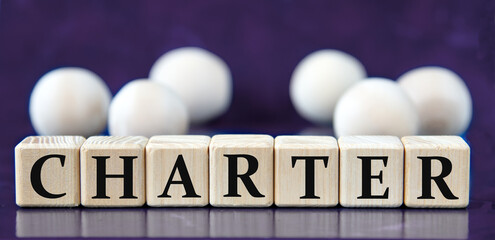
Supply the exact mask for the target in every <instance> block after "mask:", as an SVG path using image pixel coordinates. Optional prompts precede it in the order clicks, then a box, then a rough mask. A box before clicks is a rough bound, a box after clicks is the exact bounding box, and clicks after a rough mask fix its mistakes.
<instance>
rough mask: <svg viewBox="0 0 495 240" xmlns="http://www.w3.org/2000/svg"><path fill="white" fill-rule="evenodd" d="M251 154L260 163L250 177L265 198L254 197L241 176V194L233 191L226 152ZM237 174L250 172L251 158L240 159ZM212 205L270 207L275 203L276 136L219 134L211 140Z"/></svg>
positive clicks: (238, 181)
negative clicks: (236, 195)
mask: <svg viewBox="0 0 495 240" xmlns="http://www.w3.org/2000/svg"><path fill="white" fill-rule="evenodd" d="M240 154H244V155H250V156H253V157H255V158H256V160H257V163H258V166H257V169H256V172H254V174H252V175H250V179H251V180H252V182H253V183H254V185H255V186H256V188H257V190H258V191H259V193H261V194H262V195H263V197H253V196H252V195H251V194H250V193H249V192H248V190H247V188H246V186H245V184H243V182H242V181H241V180H240V179H237V186H238V194H239V195H240V196H238V197H225V196H224V195H227V194H228V193H229V182H228V178H229V159H228V157H227V156H225V155H240ZM237 164H238V165H237V173H238V174H244V173H246V172H247V171H248V166H249V164H248V161H247V160H246V159H245V158H238V161H237ZM210 204H211V205H212V206H216V207H268V206H271V205H272V204H273V137H271V136H269V135H216V136H213V138H212V139H211V143H210Z"/></svg>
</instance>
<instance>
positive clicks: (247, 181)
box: [223, 154, 265, 198]
mask: <svg viewBox="0 0 495 240" xmlns="http://www.w3.org/2000/svg"><path fill="white" fill-rule="evenodd" d="M224 156H225V157H227V158H228V160H229V193H227V194H225V195H223V196H224V197H241V195H240V194H239V193H238V191H237V178H239V179H241V181H242V182H243V183H244V185H245V186H246V189H247V190H248V192H249V194H251V196H253V197H256V198H262V197H265V195H263V194H261V193H260V192H259V191H258V189H257V188H256V186H254V183H253V180H251V178H250V177H249V176H251V175H253V174H254V173H255V172H256V170H258V160H257V159H256V158H255V157H254V156H251V155H247V154H225V155H224ZM238 158H244V159H246V160H247V162H248V170H247V171H246V173H244V174H238V173H237V160H238Z"/></svg>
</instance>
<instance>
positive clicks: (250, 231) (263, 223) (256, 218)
mask: <svg viewBox="0 0 495 240" xmlns="http://www.w3.org/2000/svg"><path fill="white" fill-rule="evenodd" d="M210 237H212V238H234V237H242V238H271V237H273V211H272V209H229V208H212V209H211V210H210Z"/></svg>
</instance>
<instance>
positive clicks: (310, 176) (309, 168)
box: [292, 156, 328, 199]
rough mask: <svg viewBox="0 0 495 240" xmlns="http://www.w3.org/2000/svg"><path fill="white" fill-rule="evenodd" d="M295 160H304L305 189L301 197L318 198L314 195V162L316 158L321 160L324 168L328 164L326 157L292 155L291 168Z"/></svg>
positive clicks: (294, 164)
mask: <svg viewBox="0 0 495 240" xmlns="http://www.w3.org/2000/svg"><path fill="white" fill-rule="evenodd" d="M297 160H304V161H305V162H306V176H305V178H306V179H305V182H306V184H305V185H306V190H305V193H304V196H301V197H300V198H301V199H320V197H318V196H316V195H315V162H316V160H322V161H323V165H324V166H325V168H327V166H328V157H326V156H324V157H306V156H305V157H292V168H294V167H295V166H296V162H297Z"/></svg>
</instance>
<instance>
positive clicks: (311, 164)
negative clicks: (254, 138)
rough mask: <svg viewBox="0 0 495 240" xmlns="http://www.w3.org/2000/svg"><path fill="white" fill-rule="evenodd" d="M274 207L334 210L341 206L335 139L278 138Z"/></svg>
mask: <svg viewBox="0 0 495 240" xmlns="http://www.w3.org/2000/svg"><path fill="white" fill-rule="evenodd" d="M274 191H275V204H276V205H277V206H281V207H286V206H292V207H295V206H297V207H332V206H335V205H337V204H338V202H339V148H338V145H337V141H336V140H335V138H333V137H325V136H278V137H277V138H275V189H274Z"/></svg>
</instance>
